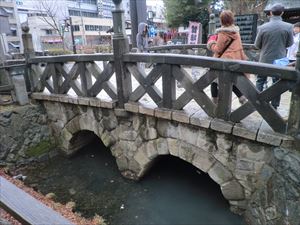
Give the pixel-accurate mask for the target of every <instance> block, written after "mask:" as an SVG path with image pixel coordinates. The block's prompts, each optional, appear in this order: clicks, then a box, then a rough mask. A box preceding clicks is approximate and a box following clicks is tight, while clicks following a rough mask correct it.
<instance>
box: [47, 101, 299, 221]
mask: <svg viewBox="0 0 300 225" xmlns="http://www.w3.org/2000/svg"><path fill="white" fill-rule="evenodd" d="M44 106H45V108H46V111H47V114H48V118H49V120H50V124H51V127H52V130H53V131H54V135H55V136H56V138H57V140H58V141H59V143H60V146H61V148H62V150H63V151H64V152H65V153H66V154H74V153H75V151H77V150H78V148H77V147H76V146H74V143H76V141H74V139H75V138H76V137H78V136H77V134H78V133H79V132H81V131H83V130H85V131H91V132H93V133H94V134H95V135H97V136H98V137H99V138H100V139H101V140H102V142H103V143H104V144H105V145H106V146H107V147H109V148H110V150H111V153H112V155H113V156H114V157H115V158H116V162H117V165H118V167H119V170H120V171H121V172H122V174H123V175H124V176H126V177H129V178H132V179H139V178H141V177H142V176H143V175H144V174H145V173H146V172H147V170H148V169H150V168H151V166H152V164H153V163H154V162H155V158H157V157H158V156H160V155H172V156H176V157H179V158H181V159H182V160H185V161H187V162H189V163H191V164H192V165H194V166H195V167H197V168H198V169H200V170H201V171H203V172H205V173H208V175H209V176H210V177H211V178H212V179H213V180H214V181H215V182H216V183H218V184H219V185H220V188H221V191H222V193H223V195H224V197H225V198H226V199H227V200H228V201H229V203H230V206H231V209H232V211H234V212H236V213H239V214H243V215H245V218H246V220H247V221H249V223H250V224H253V225H254V224H255V225H260V224H261V225H263V224H269V225H271V224H272V225H273V224H274V225H275V224H284V223H283V222H282V221H286V220H288V221H289V223H288V224H290V225H299V215H300V207H299V205H300V204H299V196H300V189H299V186H300V185H299V179H300V178H299V177H300V174H299V171H300V170H299V169H300V154H299V153H297V152H296V151H295V150H293V151H291V150H283V149H279V148H276V147H274V146H272V145H268V144H263V143H259V142H255V141H251V140H246V139H243V138H240V137H236V136H233V135H232V134H225V133H221V132H217V131H212V130H210V129H205V128H200V127H196V126H193V125H191V124H185V123H179V122H176V121H170V120H166V119H161V118H155V117H152V116H147V115H139V114H135V113H129V112H127V111H125V110H123V109H105V108H100V107H91V106H84V105H76V104H68V103H59V102H47V101H45V102H44Z"/></svg>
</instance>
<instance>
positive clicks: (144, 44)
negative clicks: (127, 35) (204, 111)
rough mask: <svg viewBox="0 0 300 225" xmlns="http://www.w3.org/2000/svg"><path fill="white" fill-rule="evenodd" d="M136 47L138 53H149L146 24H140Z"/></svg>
mask: <svg viewBox="0 0 300 225" xmlns="http://www.w3.org/2000/svg"><path fill="white" fill-rule="evenodd" d="M136 45H137V48H138V52H147V51H148V25H147V24H146V23H143V22H142V23H140V24H139V26H138V33H137V35H136Z"/></svg>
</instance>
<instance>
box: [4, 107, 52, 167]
mask: <svg viewBox="0 0 300 225" xmlns="http://www.w3.org/2000/svg"><path fill="white" fill-rule="evenodd" d="M53 147H54V139H53V138H52V137H51V130H50V129H49V126H48V124H47V115H46V114H45V111H44V110H43V108H42V107H41V106H40V105H26V106H17V107H14V108H6V109H4V110H2V111H1V112H0V165H2V166H4V165H10V164H27V163H29V162H31V161H32V160H44V159H47V157H48V156H49V154H50V155H51V154H54V152H49V151H50V150H52V149H53Z"/></svg>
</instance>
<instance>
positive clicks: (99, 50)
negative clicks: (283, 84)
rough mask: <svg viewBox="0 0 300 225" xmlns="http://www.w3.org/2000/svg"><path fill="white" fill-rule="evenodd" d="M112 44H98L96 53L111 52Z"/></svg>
mask: <svg viewBox="0 0 300 225" xmlns="http://www.w3.org/2000/svg"><path fill="white" fill-rule="evenodd" d="M111 52H112V46H111V45H97V46H96V53H111Z"/></svg>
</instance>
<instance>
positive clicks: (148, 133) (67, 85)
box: [0, 1, 300, 225]
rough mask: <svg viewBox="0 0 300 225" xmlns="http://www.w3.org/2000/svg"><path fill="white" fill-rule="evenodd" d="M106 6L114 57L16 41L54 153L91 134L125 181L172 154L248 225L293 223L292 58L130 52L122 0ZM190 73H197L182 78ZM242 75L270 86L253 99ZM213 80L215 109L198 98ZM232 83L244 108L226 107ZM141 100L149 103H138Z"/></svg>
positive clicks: (296, 97)
mask: <svg viewBox="0 0 300 225" xmlns="http://www.w3.org/2000/svg"><path fill="white" fill-rule="evenodd" d="M114 2H116V4H117V5H116V10H115V11H114V12H113V16H114V28H116V29H114V30H115V33H114V36H113V54H90V55H88V54H85V55H77V54H74V55H66V56H56V57H33V54H32V50H33V48H32V40H31V37H30V34H29V33H24V34H23V43H24V44H25V45H26V46H25V47H26V48H25V50H26V51H25V56H26V62H25V63H26V64H25V66H26V67H25V76H24V77H25V80H26V84H27V88H28V91H29V92H30V93H31V95H30V97H31V99H33V100H36V101H37V102H38V104H42V105H43V106H44V107H45V109H46V112H47V115H48V122H49V126H50V127H51V128H52V131H53V135H54V136H55V137H56V140H57V142H58V143H59V145H60V147H61V148H62V149H63V151H64V152H65V153H66V154H69V155H70V154H74V153H75V152H76V151H77V150H78V149H80V148H81V147H82V146H84V145H86V144H87V143H89V141H90V140H91V138H92V136H93V135H91V134H94V135H96V136H98V137H99V138H100V139H101V140H102V142H103V143H104V144H105V145H106V146H107V147H109V148H110V150H111V153H112V155H113V156H114V157H115V158H116V162H117V165H118V167H119V169H120V171H121V172H122V174H123V175H125V176H127V177H129V178H133V179H139V178H141V177H142V176H143V175H144V174H145V173H146V172H147V170H148V169H149V168H151V165H152V164H153V163H154V162H155V159H156V158H158V157H159V156H160V155H173V156H176V157H179V158H181V159H182V160H185V161H187V162H189V163H190V164H192V165H194V166H195V167H196V168H198V169H199V170H201V171H203V172H205V173H208V174H209V176H210V177H211V178H212V179H213V180H214V181H215V182H216V183H218V184H219V185H220V187H221V190H222V193H223V195H224V197H225V198H226V199H227V200H228V201H229V203H230V206H231V209H232V210H233V211H235V212H237V213H240V214H243V215H244V216H245V218H246V219H247V221H249V223H250V224H253V225H254V224H255V225H256V224H258V225H264V224H268V225H279V224H280V225H282V224H293V225H299V224H300V217H299V215H300V198H299V196H300V188H299V187H300V172H299V171H300V154H299V150H300V148H299V134H300V86H299V81H300V72H299V71H300V52H298V55H297V56H298V59H297V63H296V67H295V68H288V67H285V68H283V67H278V66H274V65H269V64H263V63H256V62H249V61H239V60H235V61H234V60H226V59H216V58H211V57H206V56H191V55H175V54H162V53H160V54H159V53H149V54H146V53H130V52H129V46H128V42H127V38H126V34H125V29H124V21H123V17H122V14H123V11H122V10H120V2H121V1H114ZM24 32H28V30H24ZM141 63H148V64H151V65H152V66H151V67H150V68H148V69H146V70H143V69H142V68H141V66H140V65H141ZM194 68H201V71H202V72H201V73H200V74H199V76H196V77H192V76H191V73H190V70H193V69H194ZM8 70H10V68H8ZM245 73H249V74H260V75H261V76H265V77H277V78H279V81H278V82H277V83H275V84H273V85H271V86H270V87H269V88H267V89H266V90H264V91H263V92H259V91H258V90H257V89H256V88H255V85H254V84H253V82H252V81H251V80H249V79H247V78H246V76H244V74H245ZM216 78H218V81H219V101H218V103H217V104H215V103H213V102H212V101H211V100H210V97H209V95H208V94H207V89H208V88H209V86H210V84H211V83H212V82H213V81H214V80H215V79H216ZM176 83H177V84H179V85H180V86H181V89H180V91H179V90H178V87H177V85H176ZM233 84H234V85H235V86H237V87H238V89H239V90H240V91H241V92H242V93H243V95H244V96H245V97H246V98H247V100H248V101H247V102H246V103H245V104H243V105H239V104H235V102H236V101H237V100H236V98H234V97H233V96H232V86H233ZM0 88H1V87H0ZM6 88H7V87H6ZM9 88H11V87H9ZM103 92H104V93H105V94H106V97H108V100H107V98H103V96H102V94H103ZM278 95H281V96H282V97H283V100H282V103H284V104H283V105H284V106H283V108H280V109H279V110H275V109H274V108H273V107H272V105H271V104H270V103H269V102H270V101H271V100H272V99H274V98H275V97H277V96H278ZM145 96H147V98H148V99H151V104H144V103H142V102H141V100H143V99H144V98H145ZM285 96H288V97H287V98H285ZM148 103H149V102H148ZM190 103H192V104H190Z"/></svg>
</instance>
